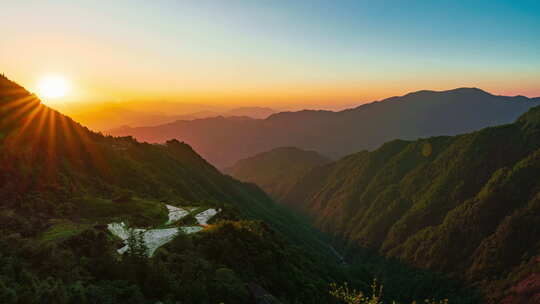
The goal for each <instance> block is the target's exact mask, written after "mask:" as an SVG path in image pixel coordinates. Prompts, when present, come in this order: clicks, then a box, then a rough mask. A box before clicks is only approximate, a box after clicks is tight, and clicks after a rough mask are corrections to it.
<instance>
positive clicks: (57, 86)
mask: <svg viewBox="0 0 540 304" xmlns="http://www.w3.org/2000/svg"><path fill="white" fill-rule="evenodd" d="M69 91H70V86H69V83H68V81H67V80H66V79H65V78H64V77H62V76H46V77H43V78H42V79H41V80H40V81H39V82H38V95H39V96H40V97H42V98H47V99H57V98H62V97H64V96H66V95H67V94H68V93H69Z"/></svg>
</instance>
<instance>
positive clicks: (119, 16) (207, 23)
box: [0, 0, 540, 108]
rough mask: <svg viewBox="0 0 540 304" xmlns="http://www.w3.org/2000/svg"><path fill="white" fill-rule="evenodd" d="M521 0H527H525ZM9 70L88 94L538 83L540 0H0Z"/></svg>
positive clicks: (155, 97)
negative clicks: (55, 79) (1, 0)
mask: <svg viewBox="0 0 540 304" xmlns="http://www.w3.org/2000/svg"><path fill="white" fill-rule="evenodd" d="M518 2H519V5H516V3H518ZM1 7H2V8H1V18H0V27H1V28H2V31H1V32H2V38H1V42H0V67H1V68H0V73H4V74H6V76H8V77H9V78H11V79H13V80H15V81H17V82H19V83H21V84H22V85H24V86H25V87H27V88H29V89H31V90H34V91H38V90H39V83H40V81H42V80H43V78H44V77H61V78H63V79H64V80H65V81H66V82H67V83H68V85H69V90H68V91H67V92H66V94H65V97H60V98H58V96H55V94H54V93H56V92H52V93H53V94H50V96H53V97H54V98H50V100H47V98H45V97H44V96H42V97H43V99H44V100H45V101H46V102H48V103H50V104H55V103H56V104H63V105H66V104H76V103H80V102H84V103H88V102H93V103H103V102H133V101H137V102H154V101H159V102H163V101H168V102H183V103H204V104H214V105H219V106H224V105H227V106H245V105H252V106H270V107H274V108H299V107H325V108H332V107H336V108H337V107H340V106H342V105H350V104H359V103H362V102H367V101H373V100H377V99H381V98H385V97H389V96H393V95H402V94H404V93H407V92H410V91H415V90H420V89H433V90H445V89H451V88H455V87H480V88H482V89H484V90H487V91H490V92H492V93H496V94H504V95H518V94H520V95H526V96H540V1H496V0H495V1H494V0H491V1H436V0H435V1H427V0H426V1H380V0H379V1H361V0H357V1H262V0H260V1H257V0H251V1H248V0H244V1H235V0H227V1H219V0H216V1H205V0H197V1H172V0H171V1H164V0H161V1H148V0H146V1H133V0H130V1H121V0H114V1H82V0H56V1H52V0H49V1H44V0H35V1H30V0H18V1H6V2H5V3H2V5H1Z"/></svg>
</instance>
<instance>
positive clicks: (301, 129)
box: [111, 88, 540, 168]
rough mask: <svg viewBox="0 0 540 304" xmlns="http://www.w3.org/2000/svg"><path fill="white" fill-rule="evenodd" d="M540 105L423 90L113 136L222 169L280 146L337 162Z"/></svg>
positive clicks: (502, 119)
mask: <svg viewBox="0 0 540 304" xmlns="http://www.w3.org/2000/svg"><path fill="white" fill-rule="evenodd" d="M538 102H540V100H539V99H538V98H527V97H523V96H516V97H507V96H496V95H492V94H489V93H487V92H485V91H482V90H480V89H477V88H459V89H454V90H449V91H441V92H436V91H419V92H414V93H409V94H407V95H404V96H400V97H391V98H388V99H385V100H382V101H378V102H373V103H368V104H363V105H361V106H358V107H356V108H353V109H348V110H343V111H339V112H332V111H322V110H304V111H298V112H281V113H276V114H273V115H271V116H269V117H268V118H266V119H245V120H238V119H236V120H235V119H227V118H223V117H218V118H210V119H204V120H195V121H176V122H173V123H169V124H165V125H160V126H153V127H140V128H123V129H117V130H112V131H111V134H113V135H120V136H125V135H132V136H134V137H135V138H137V139H139V140H142V141H148V142H164V141H165V140H168V139H170V138H176V139H178V140H182V141H185V142H187V143H188V144H190V145H191V146H193V147H194V148H195V149H196V150H197V151H198V152H199V153H200V154H201V156H203V157H204V158H205V159H207V160H208V161H209V162H210V163H212V164H214V165H216V166H218V167H220V168H224V167H229V166H232V165H233V164H234V163H235V162H236V161H238V160H240V159H244V158H247V157H251V156H253V155H255V154H258V153H262V152H266V151H269V150H272V149H274V148H278V147H287V146H295V147H298V148H300V149H304V150H314V151H317V152H318V153H320V154H322V155H325V156H328V157H330V158H333V159H337V158H340V157H343V156H345V155H347V154H351V153H354V152H357V151H361V150H365V149H368V150H372V149H375V148H377V147H379V146H380V145H381V144H383V143H385V142H387V141H390V140H393V139H398V138H400V139H417V138H422V137H429V136H437V135H456V134H460V133H465V132H471V131H474V130H478V129H480V128H483V127H487V126H495V125H500V124H505V123H510V122H512V121H514V120H515V119H516V118H517V117H518V116H519V115H521V114H523V113H524V112H525V111H527V109H529V108H531V107H533V106H535V105H538Z"/></svg>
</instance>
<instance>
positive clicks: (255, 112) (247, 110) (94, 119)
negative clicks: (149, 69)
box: [70, 104, 276, 131]
mask: <svg viewBox="0 0 540 304" xmlns="http://www.w3.org/2000/svg"><path fill="white" fill-rule="evenodd" d="M189 106H190V105H185V106H183V107H181V108H180V107H179V109H178V111H177V112H181V113H184V112H185V111H186V109H185V108H186V107H189ZM156 107H158V106H156ZM168 107H169V108H171V107H174V105H171V104H168ZM193 107H204V106H202V105H193ZM172 113H175V112H172ZM274 113H276V111H274V110H272V109H270V108H265V107H239V108H234V109H230V110H223V111H217V110H201V111H196V112H186V113H184V114H163V113H160V112H152V111H143V110H130V108H129V107H124V106H122V105H113V106H110V105H104V106H101V107H99V106H98V107H97V109H94V108H90V109H83V110H78V111H74V112H73V113H70V114H71V116H72V117H73V119H75V120H77V121H78V122H80V123H82V124H84V125H86V126H88V127H89V128H90V129H92V130H95V131H108V130H110V129H117V128H121V127H126V126H130V127H140V126H155V125H161V124H166V123H170V122H173V121H177V120H194V119H201V118H209V117H218V116H223V117H234V116H245V117H250V118H255V119H264V118H267V117H268V116H270V115H272V114H274Z"/></svg>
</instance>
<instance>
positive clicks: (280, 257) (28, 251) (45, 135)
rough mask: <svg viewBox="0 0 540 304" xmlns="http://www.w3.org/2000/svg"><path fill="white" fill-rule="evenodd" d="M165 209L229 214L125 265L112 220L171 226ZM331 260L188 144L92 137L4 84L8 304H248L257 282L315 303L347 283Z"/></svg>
mask: <svg viewBox="0 0 540 304" xmlns="http://www.w3.org/2000/svg"><path fill="white" fill-rule="evenodd" d="M163 202H167V203H168V204H173V205H177V206H194V207H198V206H212V207H214V208H219V209H220V210H221V212H220V214H218V216H216V221H217V222H215V223H212V224H211V225H210V227H208V228H207V229H205V230H203V231H202V232H200V233H198V234H195V235H193V236H189V237H188V236H179V237H177V238H176V239H175V240H174V241H172V242H171V243H170V244H167V246H164V248H162V249H159V250H158V252H157V253H156V255H155V257H152V258H151V259H141V258H140V257H139V256H137V255H133V254H128V255H127V256H126V257H123V258H121V257H119V256H118V254H117V253H116V249H117V248H119V247H118V246H120V245H121V244H120V243H119V240H118V239H116V238H115V237H113V236H112V235H111V234H110V233H108V232H107V230H106V227H107V223H110V222H111V221H127V222H128V223H130V224H134V225H138V226H145V227H146V226H149V227H153V226H158V225H161V224H160V223H161V222H162V220H163V221H164V220H166V212H165V211H166V210H165V208H164V204H163ZM164 212H165V214H164ZM164 216H165V218H163V217H164ZM220 220H221V222H220ZM260 220H265V221H264V222H261V221H260ZM104 227H105V228H104ZM292 244H295V245H297V246H292ZM121 246H123V245H121ZM307 250H311V253H309V254H308V253H307ZM329 252H330V251H329V250H328V248H327V246H326V245H324V244H322V243H321V241H320V239H319V236H318V235H316V234H315V233H314V232H313V230H311V228H309V227H308V226H307V225H305V224H304V223H303V222H300V221H298V220H297V217H296V216H294V215H293V214H291V213H287V212H285V211H284V210H282V209H281V208H279V206H276V205H275V204H274V203H273V202H272V201H271V199H269V198H268V197H267V196H266V195H265V194H264V193H263V192H262V191H261V190H260V189H259V188H257V187H256V186H254V185H249V184H243V183H241V182H239V181H237V180H234V179H233V178H231V177H229V176H225V175H222V174H221V173H220V172H219V171H218V170H217V169H215V168H214V167H213V166H211V165H210V164H208V163H207V162H206V161H205V160H204V159H202V158H201V157H200V156H198V155H197V154H196V153H195V152H194V151H193V150H192V149H191V147H189V146H188V145H187V144H184V143H181V142H179V141H176V140H171V141H168V142H167V143H166V144H163V145H155V144H146V143H145V144H143V143H139V142H137V141H135V140H134V139H132V138H129V137H125V138H113V137H110V136H109V137H105V136H102V135H101V134H98V133H94V132H91V131H89V130H88V129H86V128H85V127H83V126H81V125H79V124H78V123H76V122H74V121H72V120H71V119H70V118H69V117H66V116H64V115H62V114H60V113H58V112H56V111H54V110H52V109H50V108H48V107H46V106H44V105H43V104H41V103H40V101H39V99H38V98H37V97H36V96H34V95H32V94H30V93H29V92H27V91H26V90H25V89H24V88H22V87H20V86H19V85H17V84H15V83H13V82H11V81H9V80H8V79H6V78H5V77H3V76H0V273H1V274H2V275H0V302H2V303H155V302H156V301H162V302H166V303H176V302H177V301H182V302H186V303H218V302H227V303H246V302H247V301H249V292H248V290H247V289H246V288H247V287H246V286H247V285H246V283H250V284H255V285H257V286H262V287H263V288H264V289H266V290H268V291H269V292H270V293H272V294H273V295H274V296H276V297H277V298H278V299H280V300H281V301H283V302H284V303H294V302H297V301H301V302H305V303H317V301H319V299H321V298H323V299H329V297H330V296H329V294H328V292H327V286H328V282H330V281H331V280H338V278H340V277H341V279H343V280H345V279H346V277H342V274H343V272H340V271H337V272H333V269H332V267H333V266H332V265H337V263H336V262H330V261H332V259H326V261H329V262H330V263H328V264H326V263H323V262H321V261H324V259H323V257H325V256H326V257H329V256H330V257H331V256H333V255H331V253H329ZM341 279H339V280H341ZM365 279H367V277H365V278H362V280H365Z"/></svg>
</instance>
